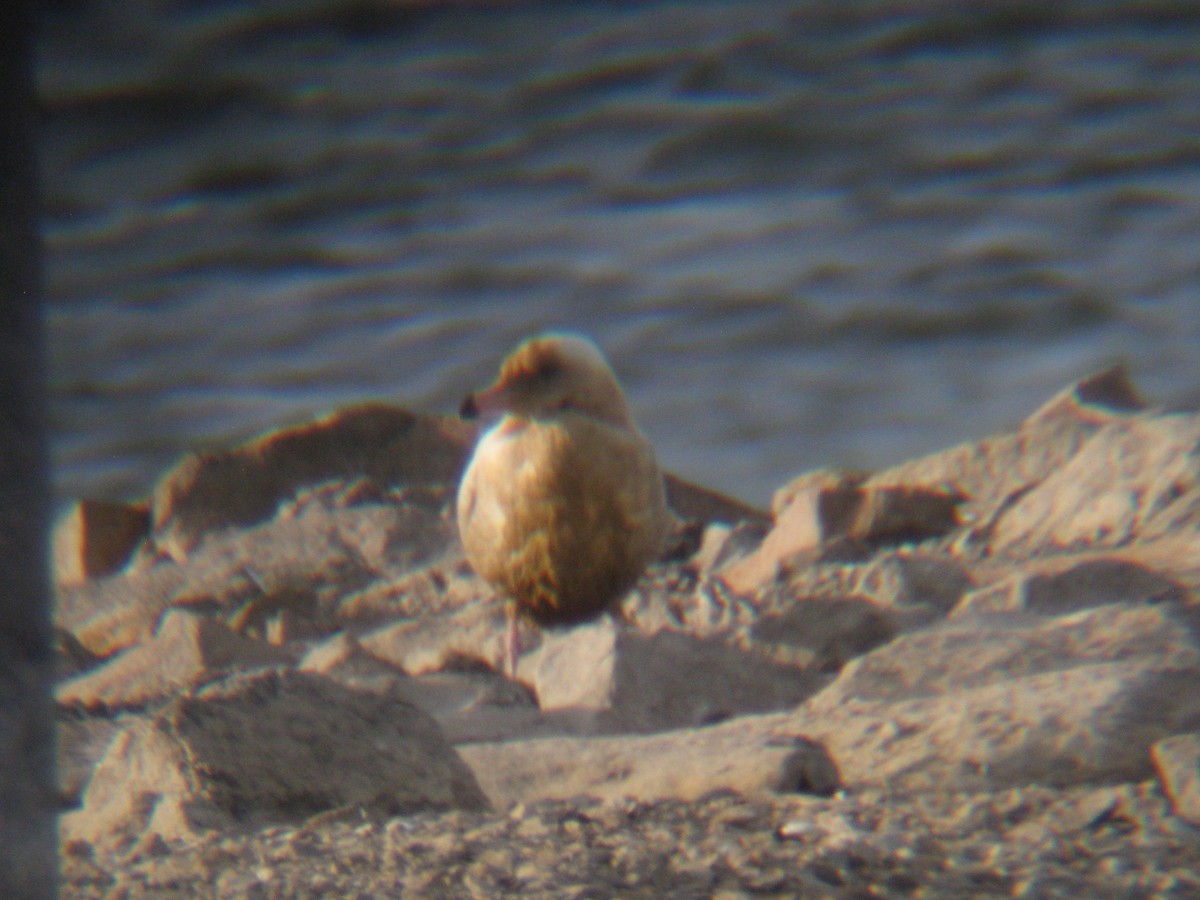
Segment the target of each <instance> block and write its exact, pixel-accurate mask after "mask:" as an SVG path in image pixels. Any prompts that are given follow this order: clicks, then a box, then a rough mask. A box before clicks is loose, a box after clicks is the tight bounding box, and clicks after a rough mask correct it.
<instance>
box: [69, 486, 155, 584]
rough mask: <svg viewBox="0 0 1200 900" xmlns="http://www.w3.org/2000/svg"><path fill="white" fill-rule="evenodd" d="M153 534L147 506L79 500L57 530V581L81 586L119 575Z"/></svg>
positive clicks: (71, 507)
mask: <svg viewBox="0 0 1200 900" xmlns="http://www.w3.org/2000/svg"><path fill="white" fill-rule="evenodd" d="M149 530H150V510H149V507H148V506H147V505H145V504H128V503H110V502H107V501H104V500H77V501H75V502H74V503H72V504H71V506H70V507H69V508H68V509H67V511H66V512H65V513H64V514H63V515H62V516H61V517H60V518H59V520H58V522H57V523H56V524H55V526H54V536H53V538H52V547H53V549H52V553H53V565H54V580H55V581H56V582H57V583H59V584H81V583H83V582H85V581H87V580H88V579H89V578H94V577H96V576H97V575H107V574H109V573H110V572H115V571H116V570H117V569H119V568H121V566H123V565H125V563H126V562H128V561H129V557H130V555H131V554H132V553H133V549H134V547H136V546H137V544H138V542H140V541H141V540H142V538H144V537H145V536H146V535H147V534H148V533H149Z"/></svg>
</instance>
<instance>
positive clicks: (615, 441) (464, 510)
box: [458, 334, 668, 666]
mask: <svg viewBox="0 0 1200 900" xmlns="http://www.w3.org/2000/svg"><path fill="white" fill-rule="evenodd" d="M463 413H464V415H472V414H479V415H483V416H489V415H496V414H499V415H500V416H501V418H500V419H499V421H498V422H497V423H496V424H495V425H493V426H492V427H491V428H490V429H489V430H488V431H486V432H485V433H484V435H483V437H482V438H481V439H480V441H479V443H478V444H477V446H476V448H475V452H474V455H473V456H472V458H471V461H470V463H469V464H468V466H467V469H466V472H465V473H464V474H463V479H462V483H461V485H460V486H459V492H458V527H459V532H460V534H461V535H462V541H463V546H464V548H465V550H466V554H467V560H468V561H469V562H470V564H471V566H472V567H473V568H474V569H475V571H476V572H478V573H479V574H480V575H481V576H482V577H483V578H485V579H486V580H487V581H488V582H490V583H491V584H492V585H493V586H494V587H495V588H496V589H497V591H499V592H500V593H501V594H503V595H504V596H505V597H506V598H508V599H509V600H510V615H511V613H512V605H515V607H516V608H517V609H519V610H520V611H521V612H523V613H525V614H526V615H528V616H529V617H531V618H532V619H534V620H535V621H537V622H540V623H543V624H558V623H562V624H566V623H571V622H578V621H582V620H585V619H588V618H591V617H593V616H596V615H598V614H599V613H601V612H603V611H604V610H605V609H607V608H609V607H611V606H612V605H613V604H614V603H616V602H617V601H619V600H620V599H621V597H622V596H624V594H625V593H626V592H627V591H628V590H629V589H630V588H631V587H632V586H633V584H634V583H635V582H636V581H637V579H638V578H639V576H640V575H641V574H642V572H643V571H644V570H645V568H646V566H647V564H649V563H650V562H651V561H652V560H653V559H654V558H655V557H656V556H657V555H658V553H659V551H660V549H661V547H662V543H663V540H664V535H665V533H666V529H667V523H668V515H667V508H666V501H665V498H664V493H663V480H662V474H661V473H660V472H659V469H658V465H657V463H656V462H655V459H654V452H653V450H652V449H651V447H650V445H649V443H648V442H647V441H646V439H645V438H644V437H642V435H641V434H640V433H639V432H638V430H637V428H636V427H635V426H634V424H633V422H632V421H631V419H630V417H629V410H628V406H627V404H626V401H625V396H624V394H623V393H622V391H621V388H620V385H618V383H617V379H616V376H615V375H614V374H613V372H612V369H610V368H609V366H608V363H607V362H606V361H605V360H604V357H603V356H602V355H601V353H600V351H599V350H598V349H597V348H596V346H595V345H594V344H593V343H592V342H591V341H588V340H586V339H585V338H581V337H578V336H575V335H564V334H548V335H543V336H540V337H536V338H531V339H530V340H528V341H526V342H525V343H523V344H521V346H519V347H518V348H517V349H516V350H515V351H514V352H513V353H512V355H510V356H509V357H508V359H506V360H505V362H504V364H503V366H502V367H501V370H500V376H499V377H498V378H497V380H496V382H495V384H494V385H492V386H491V387H490V388H488V389H487V390H485V391H482V392H480V393H478V394H474V395H472V396H470V397H468V398H467V400H466V401H464V403H463ZM512 640H513V638H512V633H511V632H510V650H509V653H510V660H509V663H510V666H511V665H512V664H513V663H514V662H515V660H514V659H513V658H511V657H513V655H514V653H515V650H514V649H513V647H512Z"/></svg>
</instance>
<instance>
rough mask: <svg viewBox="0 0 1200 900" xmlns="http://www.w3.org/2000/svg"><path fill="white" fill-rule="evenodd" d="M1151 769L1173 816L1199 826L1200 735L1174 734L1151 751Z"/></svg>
mask: <svg viewBox="0 0 1200 900" xmlns="http://www.w3.org/2000/svg"><path fill="white" fill-rule="evenodd" d="M1152 752H1153V756H1154V767H1155V769H1157V770H1158V779H1159V781H1160V782H1162V787H1163V791H1165V792H1166V795H1167V796H1168V797H1170V798H1171V808H1172V809H1173V810H1174V811H1175V815H1177V816H1179V818H1181V819H1184V820H1186V821H1188V822H1190V823H1192V824H1193V825H1200V734H1194V733H1193V734H1177V735H1174V736H1172V737H1169V738H1164V739H1163V740H1161V741H1159V742H1158V743H1156V744H1155V745H1154V747H1153V748H1152Z"/></svg>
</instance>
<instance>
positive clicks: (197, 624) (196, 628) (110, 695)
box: [55, 609, 289, 709]
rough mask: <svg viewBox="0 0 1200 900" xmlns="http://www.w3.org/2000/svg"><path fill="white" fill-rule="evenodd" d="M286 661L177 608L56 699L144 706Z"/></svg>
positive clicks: (109, 705) (211, 621) (284, 656)
mask: <svg viewBox="0 0 1200 900" xmlns="http://www.w3.org/2000/svg"><path fill="white" fill-rule="evenodd" d="M288 661H289V657H288V655H287V654H286V653H284V652H283V651H281V650H279V649H278V648H276V647H272V646H270V645H269V644H264V643H262V642H260V641H255V640H251V639H250V638H246V637H242V636H241V635H239V634H236V633H235V632H234V631H232V630H231V629H230V628H229V627H228V626H227V625H225V624H224V623H222V622H220V621H218V620H216V619H213V618H210V617H208V616H200V615H196V614H194V613H191V612H187V611H185V610H180V609H176V610H171V611H170V612H168V613H167V614H166V616H164V617H163V620H162V625H161V626H160V627H159V629H158V632H157V633H156V634H155V635H154V637H153V638H152V639H151V640H149V641H147V642H146V643H144V644H139V645H138V646H136V647H132V648H130V649H129V650H126V651H125V652H123V653H120V654H118V655H117V656H115V657H114V658H112V659H110V660H109V661H107V662H106V663H105V664H104V665H102V666H100V667H98V668H96V669H93V670H91V671H89V672H86V673H85V674H83V675H80V676H78V677H76V678H72V679H70V680H69V681H65V682H62V683H60V684H59V686H58V688H57V690H56V692H55V695H56V698H57V700H58V702H59V703H60V704H64V705H74V706H82V707H85V708H97V707H99V708H108V709H113V708H116V707H136V706H144V705H145V704H147V703H150V702H152V701H155V700H162V699H166V698H168V697H170V696H171V695H173V694H176V693H179V692H180V691H184V690H187V689H189V688H191V687H194V686H196V685H198V684H201V683H203V682H206V681H209V680H211V679H212V678H214V677H216V676H217V675H219V674H221V673H223V672H229V671H232V670H234V669H242V670H245V669H253V668H260V667H263V666H273V665H279V664H281V663H285V662H288Z"/></svg>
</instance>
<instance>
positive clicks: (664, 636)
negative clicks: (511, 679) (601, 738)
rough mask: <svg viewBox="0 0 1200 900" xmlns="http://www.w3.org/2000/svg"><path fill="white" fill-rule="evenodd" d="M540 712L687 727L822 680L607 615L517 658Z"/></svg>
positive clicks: (783, 703)
mask: <svg viewBox="0 0 1200 900" xmlns="http://www.w3.org/2000/svg"><path fill="white" fill-rule="evenodd" d="M518 675H519V676H520V677H522V678H526V679H528V680H529V682H530V683H531V684H532V685H533V687H534V691H535V693H536V694H537V698H538V705H539V706H540V707H541V709H542V710H543V711H545V712H554V711H559V710H575V711H582V712H586V713H588V714H589V715H590V716H592V717H593V721H594V723H595V725H594V728H595V730H597V731H608V732H611V731H617V732H635V733H636V732H647V731H663V730H667V729H671V728H687V727H692V726H696V725H701V724H705V723H711V722H717V721H721V720H724V719H727V718H730V717H732V716H735V715H741V714H744V713H751V712H763V711H766V710H772V709H783V708H787V707H791V706H794V705H795V704H797V703H799V702H800V701H801V700H803V699H804V698H805V697H808V696H810V695H811V694H812V693H814V692H815V691H816V690H817V689H818V688H819V687H821V686H822V685H823V684H824V680H823V679H822V678H820V677H819V676H817V675H815V674H814V673H812V672H806V671H804V670H803V669H799V668H796V667H794V666H791V665H782V664H779V663H775V662H772V661H770V660H768V659H764V658H763V657H761V656H758V655H756V654H754V653H753V652H748V651H746V650H743V649H740V648H738V647H734V646H730V645H729V644H727V643H725V642H724V641H721V640H719V639H716V638H707V639H705V638H698V637H694V636H692V635H688V634H682V633H679V632H674V631H669V630H665V629H664V630H662V631H659V632H658V633H657V634H653V635H647V634H642V633H640V632H638V631H635V630H633V629H630V628H627V627H623V626H621V625H619V624H617V623H616V622H614V621H613V620H612V619H611V618H609V617H607V616H605V617H603V618H601V619H599V620H597V621H596V622H593V623H590V624H588V625H583V626H579V627H576V628H571V629H564V630H562V631H550V632H547V634H546V635H545V637H544V639H543V642H542V646H541V648H540V649H539V650H538V651H537V652H536V653H533V654H529V655H528V656H526V657H524V658H523V659H522V660H521V665H520V667H519V669H518Z"/></svg>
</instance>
